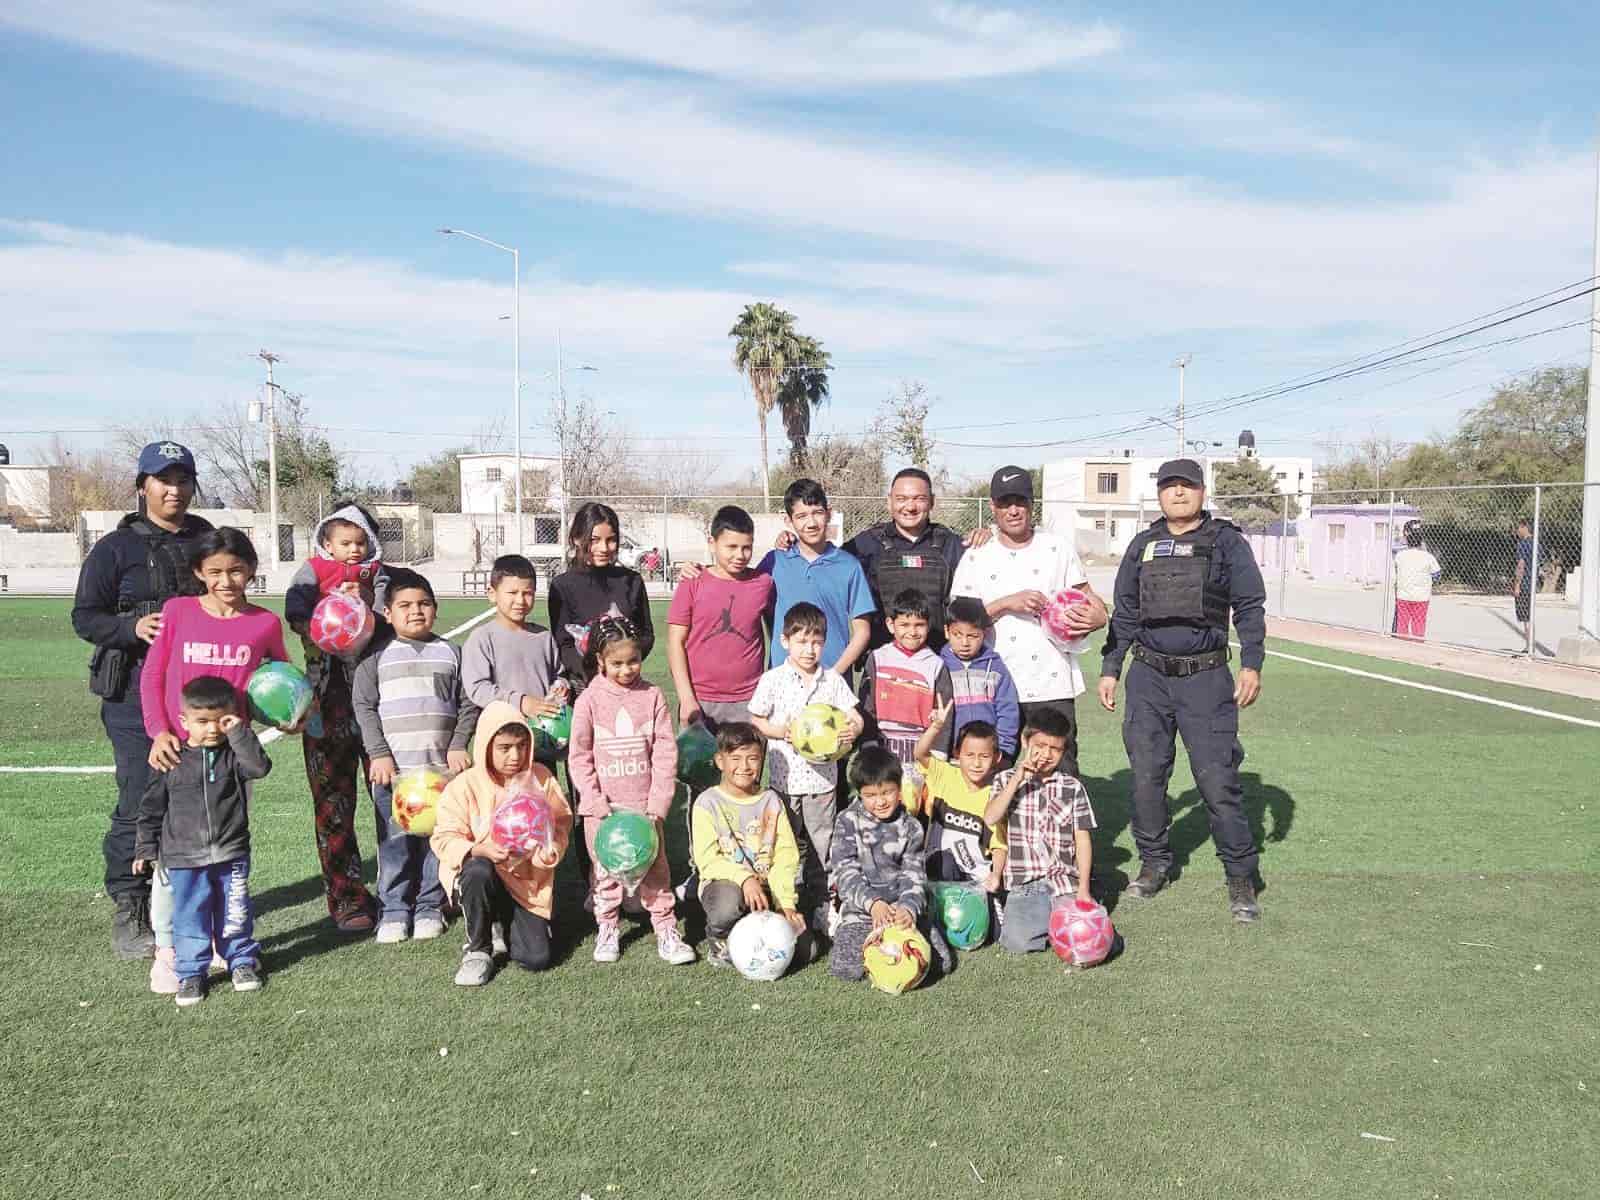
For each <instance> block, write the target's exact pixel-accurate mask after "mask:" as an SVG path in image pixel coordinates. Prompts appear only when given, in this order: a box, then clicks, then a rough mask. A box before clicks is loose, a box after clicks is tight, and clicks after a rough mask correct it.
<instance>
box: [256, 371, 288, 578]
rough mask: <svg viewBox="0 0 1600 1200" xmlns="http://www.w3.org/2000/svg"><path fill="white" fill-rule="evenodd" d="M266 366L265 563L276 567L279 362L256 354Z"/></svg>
mask: <svg viewBox="0 0 1600 1200" xmlns="http://www.w3.org/2000/svg"><path fill="white" fill-rule="evenodd" d="M256 357H257V358H259V359H260V360H261V361H262V362H264V363H266V364H267V496H268V500H267V506H268V508H269V509H270V511H271V515H270V516H269V518H268V519H269V520H270V521H271V522H272V534H271V536H270V537H269V538H268V539H267V540H268V542H269V546H268V549H267V562H268V563H270V564H271V565H272V566H273V567H274V568H276V567H277V566H278V562H279V559H278V391H277V388H278V385H277V384H275V383H273V382H272V367H273V364H274V363H277V362H280V361H282V360H280V359H279V358H278V356H277V355H276V354H269V353H268V352H267V351H265V350H262V351H259V352H258V353H257V354H256Z"/></svg>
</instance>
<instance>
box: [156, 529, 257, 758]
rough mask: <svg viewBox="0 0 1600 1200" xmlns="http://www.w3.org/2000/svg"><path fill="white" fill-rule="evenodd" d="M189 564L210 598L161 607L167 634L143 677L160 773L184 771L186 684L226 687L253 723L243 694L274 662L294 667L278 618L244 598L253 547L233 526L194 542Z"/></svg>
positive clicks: (174, 600)
mask: <svg viewBox="0 0 1600 1200" xmlns="http://www.w3.org/2000/svg"><path fill="white" fill-rule="evenodd" d="M189 561H190V562H191V563H192V564H193V565H194V573H195V575H196V576H197V577H198V578H199V580H200V582H201V583H203V584H205V586H206V590H205V594H204V595H201V596H175V597H173V598H172V599H171V600H168V601H167V602H166V604H164V605H163V606H162V608H161V629H160V632H158V633H157V634H156V640H155V641H154V642H152V643H151V644H150V653H149V655H148V656H146V658H145V660H144V670H143V671H142V673H141V674H140V677H139V700H140V702H141V704H142V705H143V707H144V728H145V732H146V733H148V734H149V735H150V737H151V738H152V739H153V740H154V744H153V745H152V746H151V748H150V766H151V767H152V768H153V769H154V770H157V771H169V770H171V769H172V768H173V767H175V766H177V764H178V751H179V749H180V748H181V745H182V740H183V738H184V732H183V725H182V723H181V722H180V720H179V714H180V713H181V712H182V711H183V704H182V700H181V693H182V691H183V685H184V684H186V683H188V682H189V680H191V679H193V678H194V677H195V676H196V675H215V676H217V677H218V678H221V679H226V680H227V681H228V682H229V683H231V684H233V686H234V690H235V692H237V694H238V697H239V715H240V716H241V717H246V718H247V717H248V716H249V713H250V702H249V700H248V699H247V698H246V696H245V691H244V687H245V684H246V683H248V682H249V681H250V676H251V675H252V674H253V673H254V672H255V669H256V668H257V667H259V666H260V665H261V664H262V663H264V662H267V661H268V660H273V661H277V662H288V661H289V653H288V651H287V650H285V649H284V645H283V623H282V622H281V621H280V620H279V619H278V615H277V614H276V613H273V612H269V611H268V610H267V609H264V608H258V607H257V606H256V605H254V604H251V603H250V601H249V600H247V599H246V598H245V589H246V588H248V587H249V585H250V581H251V580H252V579H253V578H255V573H256V551H255V547H254V546H252V545H251V544H250V539H249V538H247V537H246V536H245V535H244V534H243V533H242V532H240V531H239V530H237V529H231V528H229V527H227V526H223V527H222V528H221V529H213V530H211V531H210V532H208V533H206V534H205V535H203V536H202V537H200V538H199V539H198V540H197V541H196V542H195V546H194V550H193V552H192V553H191V555H190V559H189Z"/></svg>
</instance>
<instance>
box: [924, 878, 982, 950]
mask: <svg viewBox="0 0 1600 1200" xmlns="http://www.w3.org/2000/svg"><path fill="white" fill-rule="evenodd" d="M928 891H929V893H930V894H931V895H932V896H933V911H934V913H935V915H937V916H938V918H939V924H940V925H941V926H943V927H944V933H945V937H946V938H948V939H949V941H950V944H951V945H952V946H954V947H955V948H956V949H957V950H974V949H976V948H977V947H979V946H981V945H983V943H984V942H985V941H986V940H987V939H988V937H989V897H988V895H987V894H986V893H985V892H983V891H982V890H981V889H979V888H975V887H972V886H970V885H968V884H965V883H930V884H929V885H928Z"/></svg>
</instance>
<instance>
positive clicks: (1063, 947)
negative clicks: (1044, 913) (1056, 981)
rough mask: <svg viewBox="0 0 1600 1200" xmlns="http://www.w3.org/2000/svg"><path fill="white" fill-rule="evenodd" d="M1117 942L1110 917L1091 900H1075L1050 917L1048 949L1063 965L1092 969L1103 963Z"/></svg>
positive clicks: (1100, 906)
mask: <svg viewBox="0 0 1600 1200" xmlns="http://www.w3.org/2000/svg"><path fill="white" fill-rule="evenodd" d="M1116 940H1117V931H1116V930H1115V929H1114V928H1112V925H1111V914H1110V913H1108V912H1106V910H1105V907H1104V906H1103V905H1099V904H1096V903H1095V902H1094V901H1093V900H1079V899H1076V898H1074V899H1073V900H1071V901H1069V902H1068V903H1067V904H1065V905H1063V906H1062V907H1060V908H1057V909H1055V910H1054V911H1052V912H1051V914H1050V948H1051V949H1052V950H1054V951H1055V952H1056V957H1058V958H1059V959H1061V961H1062V962H1064V963H1071V964H1072V965H1073V966H1078V967H1092V966H1094V965H1095V964H1096V963H1101V962H1104V961H1105V958H1106V955H1108V954H1110V953H1111V947H1112V946H1113V945H1114V944H1115V942H1116Z"/></svg>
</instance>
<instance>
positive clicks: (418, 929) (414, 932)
mask: <svg viewBox="0 0 1600 1200" xmlns="http://www.w3.org/2000/svg"><path fill="white" fill-rule="evenodd" d="M443 933H444V918H443V917H441V916H439V915H438V914H437V913H428V914H427V915H425V916H421V917H418V918H417V919H416V920H415V921H414V922H413V923H412V925H411V936H412V938H414V939H415V940H416V941H419V942H431V941H432V940H433V939H434V938H436V937H439V936H440V935H441V934H443Z"/></svg>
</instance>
